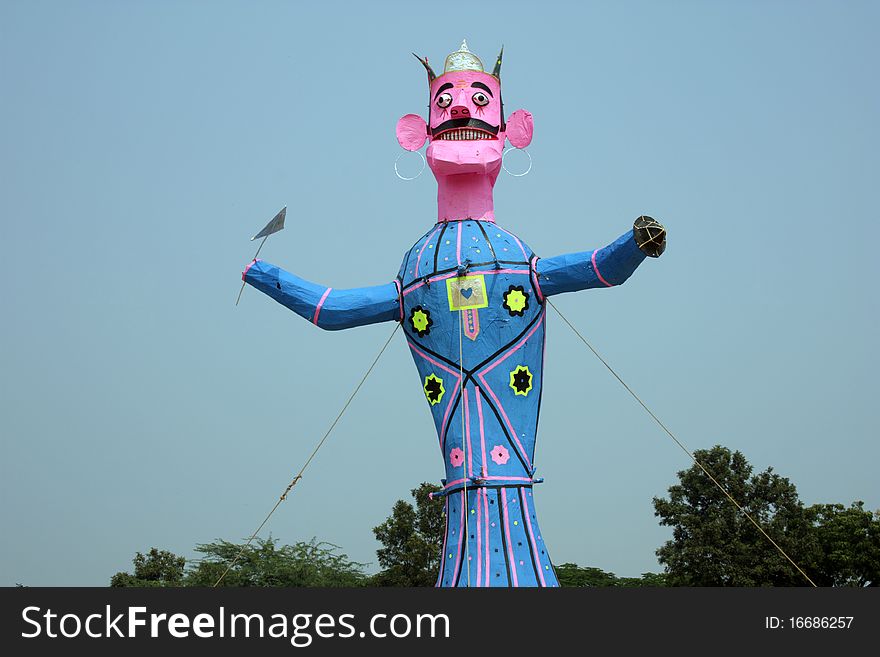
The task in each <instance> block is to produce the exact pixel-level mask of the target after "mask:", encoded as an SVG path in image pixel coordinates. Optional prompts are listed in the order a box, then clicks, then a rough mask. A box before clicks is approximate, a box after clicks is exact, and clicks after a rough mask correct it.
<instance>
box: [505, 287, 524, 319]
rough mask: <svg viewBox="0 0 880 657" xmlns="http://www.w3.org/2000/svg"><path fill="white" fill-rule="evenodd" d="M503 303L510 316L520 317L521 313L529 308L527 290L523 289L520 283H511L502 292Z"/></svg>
mask: <svg viewBox="0 0 880 657" xmlns="http://www.w3.org/2000/svg"><path fill="white" fill-rule="evenodd" d="M503 305H504V307H505V308H506V309H507V312H509V313H510V316H511V317H514V316H516V315H518V316H519V317H522V316H523V313H524V312H525V311H526V310H528V309H529V295H528V292H526V291H525V289H524V288H523V286H522V285H511V286H510V287H509V288H508V289H507V292H505V293H504V304H503Z"/></svg>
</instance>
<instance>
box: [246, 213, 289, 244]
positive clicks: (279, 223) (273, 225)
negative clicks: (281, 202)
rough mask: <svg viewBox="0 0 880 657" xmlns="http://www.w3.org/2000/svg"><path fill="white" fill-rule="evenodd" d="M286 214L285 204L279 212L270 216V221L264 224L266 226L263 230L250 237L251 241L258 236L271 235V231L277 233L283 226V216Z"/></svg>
mask: <svg viewBox="0 0 880 657" xmlns="http://www.w3.org/2000/svg"><path fill="white" fill-rule="evenodd" d="M286 214H287V206H286V205H285V206H284V207H283V208H281V212H279V213H278V214H276V215H275V216H274V217H273V218H272V221H270V222H269V223H268V224H266V227H265V228H264V229H263V230H261V231H260V232H259V233H257V234H256V235H254V236H253V237H252V238H251V241H252V242H253V241H254V240H255V239H258V238H260V237H269V235H271V234H272V233H277V232H278V231H279V230H281V229H282V228H284V217H285V215H286Z"/></svg>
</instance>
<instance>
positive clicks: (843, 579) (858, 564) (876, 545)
mask: <svg viewBox="0 0 880 657" xmlns="http://www.w3.org/2000/svg"><path fill="white" fill-rule="evenodd" d="M864 506H865V505H864V502H853V503H852V505H851V506H850V507H849V508H848V509H847V508H845V507H844V506H843V505H842V504H814V505H813V506H811V507H809V508H808V509H807V515H808V517H809V518H810V519H811V520H812V522H813V524H814V525H815V533H816V537H817V540H818V543H819V548H820V549H819V555H818V558H817V561H816V562H815V564H814V570H815V576H814V581H815V582H816V584H818V585H819V586H880V512H877V511H875V512H873V513H872V512H870V511H866V510H865V508H864Z"/></svg>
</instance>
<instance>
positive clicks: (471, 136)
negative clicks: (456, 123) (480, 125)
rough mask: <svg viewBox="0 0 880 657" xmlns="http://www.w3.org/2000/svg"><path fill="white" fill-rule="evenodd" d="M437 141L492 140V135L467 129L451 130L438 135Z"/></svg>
mask: <svg viewBox="0 0 880 657" xmlns="http://www.w3.org/2000/svg"><path fill="white" fill-rule="evenodd" d="M439 139H442V140H444V141H473V140H477V139H492V135H490V134H488V133H486V132H483V131H482V130H471V129H469V128H453V129H452V130H449V131H447V132H444V133H443V134H441V135H440V137H439Z"/></svg>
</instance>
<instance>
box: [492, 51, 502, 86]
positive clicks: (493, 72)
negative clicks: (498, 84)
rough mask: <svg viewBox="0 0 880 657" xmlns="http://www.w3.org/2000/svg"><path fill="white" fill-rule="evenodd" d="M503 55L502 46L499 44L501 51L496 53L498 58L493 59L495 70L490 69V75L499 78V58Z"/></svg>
mask: <svg viewBox="0 0 880 657" xmlns="http://www.w3.org/2000/svg"><path fill="white" fill-rule="evenodd" d="M503 56H504V46H503V45H502V46H501V52H499V53H498V59H496V60H495V70H493V71H492V75H494V76H495V77H496V78H498V79H499V80H500V79H501V58H502V57H503Z"/></svg>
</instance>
